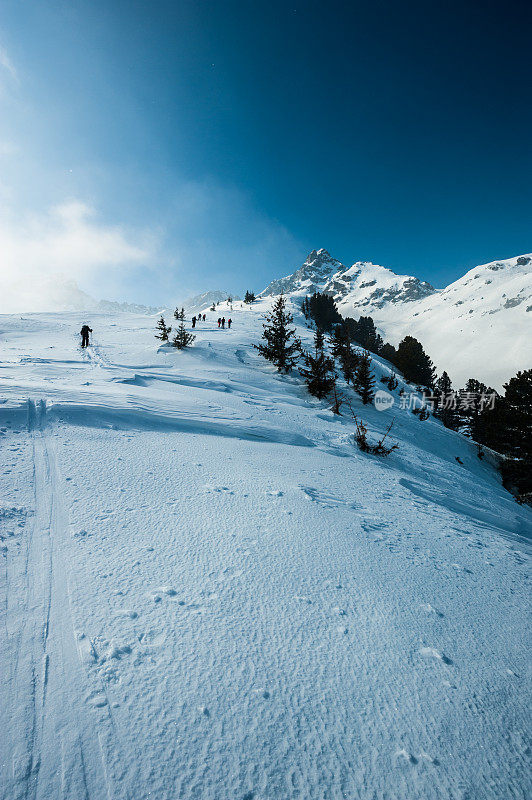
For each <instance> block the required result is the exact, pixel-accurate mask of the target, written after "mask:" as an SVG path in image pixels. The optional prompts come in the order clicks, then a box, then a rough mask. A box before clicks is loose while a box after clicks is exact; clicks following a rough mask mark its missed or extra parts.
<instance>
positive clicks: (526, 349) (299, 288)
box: [263, 250, 532, 390]
mask: <svg viewBox="0 0 532 800" xmlns="http://www.w3.org/2000/svg"><path fill="white" fill-rule="evenodd" d="M281 289H282V290H283V291H284V292H285V293H290V294H292V295H293V296H294V298H296V297H297V298H302V297H303V296H304V295H305V294H309V293H310V292H313V291H321V292H326V293H327V294H330V295H331V296H332V297H334V299H335V301H336V303H337V305H338V309H339V311H340V312H341V313H342V314H343V315H344V316H351V317H355V318H358V317H359V316H362V315H363V316H371V317H373V319H374V321H375V324H376V325H377V326H378V327H379V329H380V331H381V333H382V335H383V338H384V339H385V340H386V341H389V342H390V343H391V344H393V345H397V344H398V343H399V342H400V341H401V339H402V338H403V337H404V336H406V335H411V336H415V337H416V338H417V339H419V340H420V341H421V342H422V344H423V346H424V347H425V349H426V351H427V352H428V353H429V355H430V357H431V358H432V360H433V361H434V363H435V364H436V367H437V370H438V372H439V373H440V374H441V372H442V371H443V370H446V371H447V372H448V373H449V375H450V376H451V378H452V380H453V381H454V382H455V384H456V386H457V388H458V387H459V386H463V385H464V384H465V382H466V380H467V379H468V378H471V377H475V378H477V379H480V380H482V381H484V382H485V383H487V384H488V385H491V386H493V387H494V388H496V389H499V390H500V389H501V388H502V385H503V383H504V382H505V381H506V380H509V379H510V378H511V377H513V375H515V374H516V372H517V371H518V370H522V369H529V368H530V358H531V357H530V341H531V340H532V255H524V256H517V257H515V258H509V259H506V260H504V261H495V262H491V263H489V264H484V265H482V266H479V267H475V268H474V269H472V270H470V271H469V272H467V273H466V274H465V275H464V276H463V278H460V280H458V281H455V282H454V283H452V284H450V286H448V287H447V288H446V289H443V290H441V291H439V290H436V289H434V288H433V287H432V286H431V285H430V284H429V283H427V282H425V281H420V280H419V279H418V278H414V277H412V276H409V275H396V274H395V273H394V272H392V270H389V269H387V268H385V267H381V266H378V265H376V264H372V263H370V262H357V263H355V264H353V266H352V267H350V268H346V267H344V265H343V264H340V262H338V261H336V260H335V259H333V258H332V257H331V256H330V255H329V253H327V251H326V250H318V251H316V250H314V251H313V252H312V253H311V254H310V255H309V257H308V258H307V261H306V262H305V264H304V265H303V267H301V268H300V269H299V270H296V272H294V273H293V275H291V276H288V277H287V278H283V279H282V280H281V281H274V282H273V283H271V284H270V285H269V286H268V287H267V288H266V289H265V290H264V292H263V296H269V295H272V294H277V293H279V292H280V291H281Z"/></svg>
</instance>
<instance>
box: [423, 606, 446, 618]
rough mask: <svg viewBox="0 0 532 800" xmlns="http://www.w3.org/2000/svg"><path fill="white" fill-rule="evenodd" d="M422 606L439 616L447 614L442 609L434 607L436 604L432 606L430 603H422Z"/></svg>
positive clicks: (424, 609)
mask: <svg viewBox="0 0 532 800" xmlns="http://www.w3.org/2000/svg"><path fill="white" fill-rule="evenodd" d="M421 608H422V609H423V611H427V612H428V613H429V614H435V615H436V616H437V617H444V616H445V614H443V612H442V611H438V609H437V608H434V606H431V604H430V603H421Z"/></svg>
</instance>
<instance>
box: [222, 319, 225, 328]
mask: <svg viewBox="0 0 532 800" xmlns="http://www.w3.org/2000/svg"><path fill="white" fill-rule="evenodd" d="M222 328H225V317H222Z"/></svg>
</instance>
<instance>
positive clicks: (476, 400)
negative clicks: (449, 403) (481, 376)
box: [459, 378, 496, 442]
mask: <svg viewBox="0 0 532 800" xmlns="http://www.w3.org/2000/svg"><path fill="white" fill-rule="evenodd" d="M492 394H496V392H495V391H494V390H493V389H491V388H490V387H488V386H486V384H485V383H482V381H477V380H476V379H475V378H469V380H468V381H467V383H466V385H465V388H464V389H461V390H460V392H459V400H460V412H459V413H460V425H461V426H462V428H463V433H465V434H466V435H467V436H470V437H471V439H474V440H475V441H476V442H480V441H481V439H482V431H481V428H482V423H481V421H480V414H481V412H482V410H483V408H484V406H485V398H486V397H487V396H488V395H489V396H491V395H492Z"/></svg>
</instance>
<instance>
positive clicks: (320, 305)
mask: <svg viewBox="0 0 532 800" xmlns="http://www.w3.org/2000/svg"><path fill="white" fill-rule="evenodd" d="M306 300H307V309H308V315H307V314H305V316H308V317H310V318H311V319H313V320H314V322H315V323H316V327H317V328H322V330H324V331H332V329H333V325H335V324H336V323H338V322H342V317H341V315H340V313H339V312H338V309H337V308H336V303H335V302H334V300H333V298H332V297H331V296H330V295H328V294H322V293H321V292H314V294H313V295H311V296H310V298H308V297H307V298H306ZM303 313H305V312H303Z"/></svg>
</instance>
